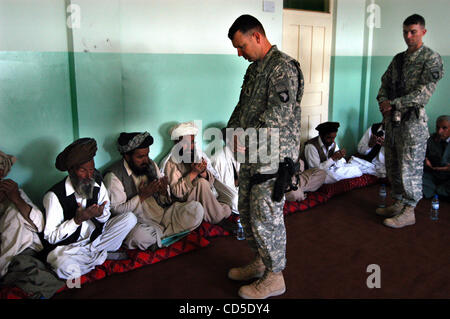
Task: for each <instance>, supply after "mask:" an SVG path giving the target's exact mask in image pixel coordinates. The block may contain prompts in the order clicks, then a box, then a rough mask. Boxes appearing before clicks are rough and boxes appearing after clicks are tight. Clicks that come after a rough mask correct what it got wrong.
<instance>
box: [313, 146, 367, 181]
mask: <svg viewBox="0 0 450 319" xmlns="http://www.w3.org/2000/svg"><path fill="white" fill-rule="evenodd" d="M319 145H320V147H322V150H323V152H324V154H325V155H326V156H327V160H326V161H324V162H320V156H319V152H318V151H317V149H316V147H315V146H314V145H312V144H307V145H306V146H305V159H306V162H307V163H308V166H309V168H320V169H323V170H325V171H326V172H327V177H326V178H325V182H324V184H333V183H336V182H337V181H340V180H342V179H347V178H354V177H359V176H361V175H362V174H363V173H362V172H361V170H360V169H359V167H358V166H357V165H355V164H351V163H347V162H346V161H345V158H341V159H340V160H337V161H334V160H333V159H332V158H331V157H328V151H329V150H330V149H331V148H332V147H333V146H334V145H335V152H336V151H338V150H339V146H338V145H337V143H333V144H331V145H330V146H329V147H326V146H325V145H324V144H323V143H322V140H321V139H320V138H319Z"/></svg>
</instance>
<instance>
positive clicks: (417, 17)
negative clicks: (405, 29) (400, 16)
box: [403, 13, 425, 27]
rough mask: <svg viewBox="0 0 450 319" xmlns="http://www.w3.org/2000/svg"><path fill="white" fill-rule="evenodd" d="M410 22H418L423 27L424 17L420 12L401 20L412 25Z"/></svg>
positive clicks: (404, 23)
mask: <svg viewBox="0 0 450 319" xmlns="http://www.w3.org/2000/svg"><path fill="white" fill-rule="evenodd" d="M412 24H420V25H421V26H422V27H425V19H424V18H423V17H422V16H421V15H420V14H417V13H416V14H413V15H410V16H409V17H407V18H406V19H405V21H403V25H407V26H408V25H412Z"/></svg>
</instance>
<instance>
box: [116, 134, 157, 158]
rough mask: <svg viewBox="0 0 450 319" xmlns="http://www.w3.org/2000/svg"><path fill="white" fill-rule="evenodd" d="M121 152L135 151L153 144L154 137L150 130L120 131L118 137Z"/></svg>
mask: <svg viewBox="0 0 450 319" xmlns="http://www.w3.org/2000/svg"><path fill="white" fill-rule="evenodd" d="M117 143H118V147H117V149H118V150H119V153H120V154H125V153H128V152H131V151H134V150H135V149H138V148H146V147H149V146H150V145H152V144H153V137H152V136H151V135H150V133H148V132H143V133H137V132H135V133H125V132H122V133H120V136H119V138H118V139H117Z"/></svg>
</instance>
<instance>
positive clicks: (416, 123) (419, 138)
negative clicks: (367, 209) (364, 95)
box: [384, 115, 429, 207]
mask: <svg viewBox="0 0 450 319" xmlns="http://www.w3.org/2000/svg"><path fill="white" fill-rule="evenodd" d="M428 137H429V132H428V126H427V120H426V115H425V116H420V117H419V118H416V116H415V115H412V116H411V118H410V119H409V120H408V121H402V122H401V124H400V126H399V127H392V125H391V123H390V120H389V118H388V121H387V123H386V140H385V144H384V148H385V163H386V173H387V177H388V178H389V181H390V182H391V186H392V197H393V198H394V199H396V200H402V202H403V204H405V205H408V206H413V207H416V205H417V203H418V202H419V201H420V200H421V199H422V176H423V165H424V161H425V153H426V148H427V139H428Z"/></svg>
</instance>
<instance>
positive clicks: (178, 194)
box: [160, 122, 235, 231]
mask: <svg viewBox="0 0 450 319" xmlns="http://www.w3.org/2000/svg"><path fill="white" fill-rule="evenodd" d="M197 133H198V128H197V127H196V125H195V124H194V123H193V122H186V123H181V124H177V125H175V126H174V127H172V128H171V129H170V131H169V134H170V136H171V139H172V140H174V143H175V145H174V147H173V148H172V150H171V151H170V153H169V154H168V155H167V156H166V157H165V158H164V159H163V160H162V161H161V165H160V166H161V171H162V172H164V175H165V176H167V178H168V180H169V186H170V191H171V193H172V196H174V197H175V198H176V199H177V200H179V201H192V200H195V201H198V202H200V203H201V204H202V206H203V209H204V220H205V221H207V222H208V223H211V224H219V225H220V226H222V227H223V228H225V229H226V230H229V231H234V230H235V226H234V225H233V224H231V223H229V222H228V221H227V218H228V217H229V216H230V215H231V208H230V206H229V205H227V204H225V203H221V202H219V201H218V200H217V198H216V194H215V192H216V190H215V188H214V182H215V180H216V179H217V177H218V174H217V172H216V171H215V169H214V168H213V167H212V165H211V162H210V160H209V159H208V157H207V156H206V154H205V153H204V152H202V151H201V150H200V149H198V148H197V147H196V146H195V141H194V139H195V135H197Z"/></svg>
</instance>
